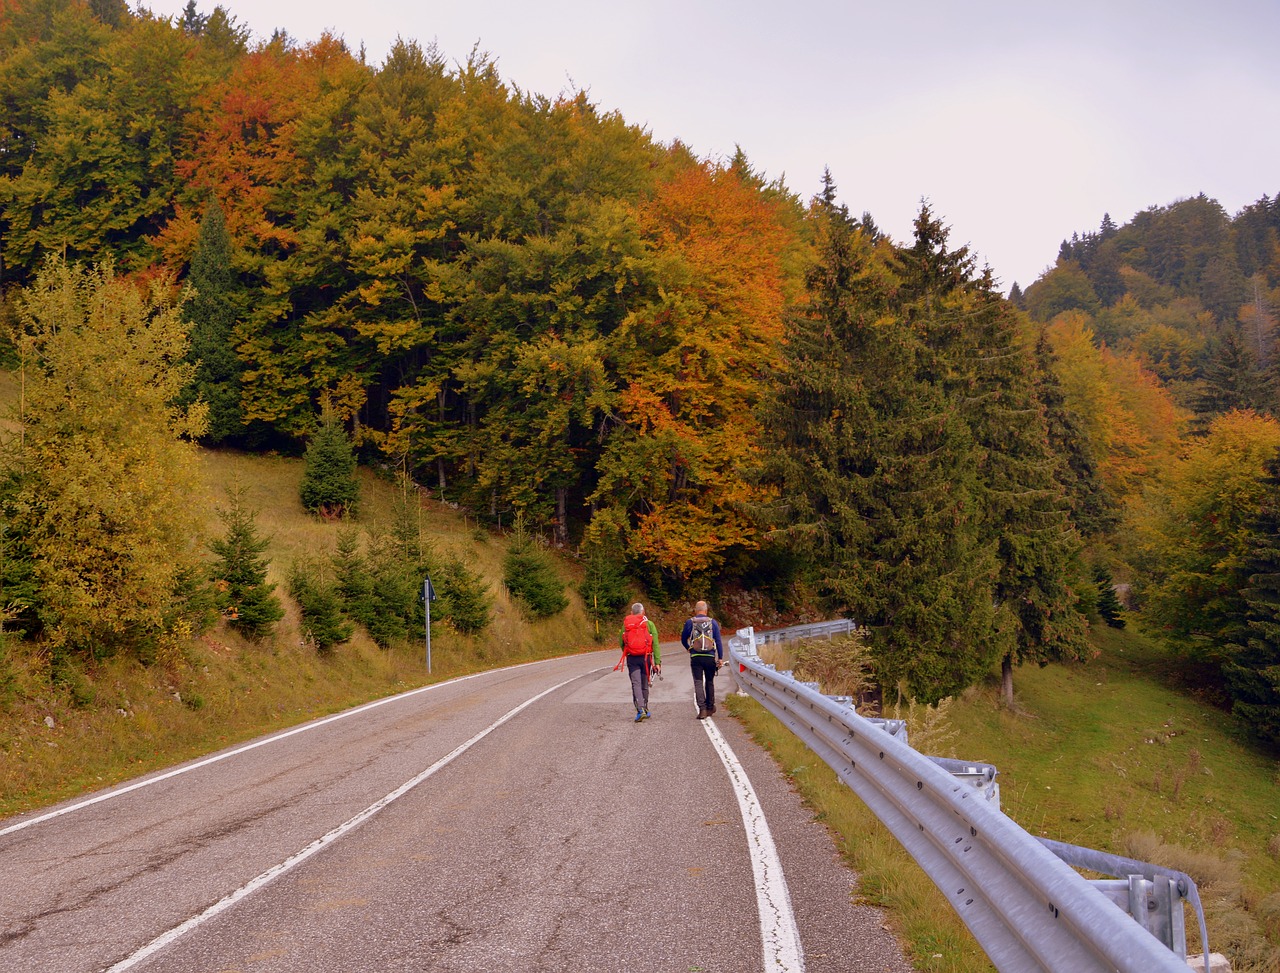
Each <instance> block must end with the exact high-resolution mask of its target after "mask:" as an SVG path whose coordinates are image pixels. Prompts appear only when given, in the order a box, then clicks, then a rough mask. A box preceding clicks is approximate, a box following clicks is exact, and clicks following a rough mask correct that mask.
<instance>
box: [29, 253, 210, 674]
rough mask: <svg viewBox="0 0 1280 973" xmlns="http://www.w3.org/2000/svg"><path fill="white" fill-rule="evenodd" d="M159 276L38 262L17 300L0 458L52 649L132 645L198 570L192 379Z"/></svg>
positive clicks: (196, 419) (199, 413)
mask: <svg viewBox="0 0 1280 973" xmlns="http://www.w3.org/2000/svg"><path fill="white" fill-rule="evenodd" d="M172 294H173V288H172V284H171V282H169V281H164V280H160V281H157V282H155V283H154V284H152V285H149V286H144V285H140V284H138V283H135V282H134V281H131V280H128V279H126V278H123V277H119V276H117V275H116V273H115V270H114V268H113V267H112V265H111V263H110V262H106V263H103V264H99V265H97V266H94V267H84V266H82V265H80V264H73V263H68V262H66V261H63V260H60V259H50V260H49V261H47V262H46V264H45V266H44V268H43V269H42V270H41V271H40V273H39V275H38V277H37V279H36V281H35V283H34V284H33V285H32V287H31V289H30V290H29V291H28V292H27V293H26V294H24V295H23V297H22V298H21V301H20V304H19V320H20V324H21V331H20V333H19V335H18V344H19V348H20V351H21V355H22V366H21V373H22V381H23V389H24V390H23V396H22V401H21V405H20V408H19V412H18V414H17V416H16V417H15V421H16V422H17V424H18V429H19V432H18V435H17V438H16V439H15V440H13V441H12V442H11V443H10V455H9V458H8V464H9V469H10V471H11V472H12V473H13V474H14V475H15V476H16V477H17V482H18V486H17V489H16V491H15V498H14V501H13V506H14V511H15V513H14V519H13V521H12V526H13V529H14V530H15V531H16V532H17V533H18V535H19V536H21V537H22V538H23V541H24V543H25V544H26V545H27V547H28V548H29V550H30V552H31V555H32V557H33V561H34V567H35V578H36V582H37V584H38V587H39V600H40V618H41V621H42V622H43V625H44V629H45V634H46V637H47V638H48V640H49V641H50V643H51V644H52V645H53V646H54V647H55V649H60V650H61V649H66V650H75V651H80V652H89V653H94V654H102V653H109V652H112V651H114V650H116V649H118V648H121V647H137V646H139V645H140V643H141V642H142V641H143V640H145V639H146V638H148V637H150V636H151V635H153V634H154V633H157V632H160V631H162V630H164V629H166V628H167V627H170V626H172V625H173V624H174V620H175V617H176V615H175V613H177V612H179V611H180V609H181V605H180V600H179V598H178V593H179V591H180V589H181V588H182V586H183V584H184V580H185V579H186V578H188V577H190V576H191V575H193V574H195V573H197V572H198V568H199V549H200V546H201V544H200V534H201V531H200V526H199V525H198V524H197V523H196V521H195V509H196V508H195V507H194V506H193V505H192V504H191V502H190V497H191V496H192V495H194V494H195V493H196V492H197V490H198V475H197V470H196V466H195V455H194V445H193V442H192V439H193V437H195V436H198V435H200V434H201V433H202V432H203V431H204V423H205V418H204V410H203V409H202V408H201V407H199V406H193V407H191V408H189V409H182V408H180V407H178V406H176V405H175V404H174V403H175V401H176V400H177V397H178V393H179V392H180V391H181V390H182V388H183V387H184V386H185V385H186V384H187V383H188V382H189V381H190V378H191V366H190V365H189V364H184V362H183V358H184V356H185V355H186V352H187V339H186V331H185V328H184V326H183V323H182V320H181V308H180V305H179V304H177V303H175V301H174V300H173V298H172Z"/></svg>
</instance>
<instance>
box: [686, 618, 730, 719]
mask: <svg viewBox="0 0 1280 973" xmlns="http://www.w3.org/2000/svg"><path fill="white" fill-rule="evenodd" d="M680 644H681V645H683V646H684V647H685V648H686V649H688V650H689V663H690V665H691V666H692V668H693V697H694V699H695V700H696V701H697V703H698V719H700V720H705V719H706V718H707V717H708V716H710V715H711V714H712V713H714V712H715V711H716V690H715V683H716V671H717V670H718V669H719V668H720V667H721V666H722V665H724V644H723V643H722V642H721V641H720V623H719V622H717V621H716V620H715V619H714V618H711V617H710V616H708V615H707V603H706V602H705V601H700V602H698V603H697V604H696V605H694V606H693V617H692V618H690V619H688V620H687V621H686V622H685V623H684V630H683V631H681V633H680Z"/></svg>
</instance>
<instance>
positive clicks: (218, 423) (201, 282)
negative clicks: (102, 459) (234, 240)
mask: <svg viewBox="0 0 1280 973" xmlns="http://www.w3.org/2000/svg"><path fill="white" fill-rule="evenodd" d="M187 283H188V284H190V285H191V287H192V288H193V290H194V292H195V293H194V294H192V296H191V298H190V299H189V300H188V301H187V304H186V307H185V309H184V310H185V314H184V316H185V318H186V320H187V321H188V322H190V326H191V350H190V352H188V354H187V360H188V361H190V362H193V363H194V364H195V378H194V379H193V380H192V382H191V385H190V386H189V387H188V389H187V390H186V392H185V393H184V397H183V398H184V400H185V401H195V400H196V399H197V398H199V399H203V400H204V401H205V402H206V403H207V404H208V406H209V429H208V432H206V433H205V437H204V440H205V442H206V443H208V444H209V445H217V444H218V443H221V442H224V441H226V440H227V439H230V438H232V437H234V436H236V435H237V434H239V433H240V432H242V431H243V429H244V419H243V415H242V412H241V409H240V373H241V371H242V367H243V366H242V365H241V363H240V359H239V358H238V357H237V356H236V350H235V325H236V308H237V307H238V306H239V303H238V300H237V298H238V294H237V287H236V277H235V272H234V271H233V270H232V268H231V237H230V235H229V234H228V233H227V224H226V220H225V219H224V218H223V215H222V207H221V206H219V205H218V201H217V200H216V199H213V198H210V200H209V203H208V206H207V207H206V208H205V213H204V219H203V220H201V222H200V237H199V241H198V242H197V244H196V250H195V253H194V254H193V255H192V257H191V271H190V273H189V274H188V276H187Z"/></svg>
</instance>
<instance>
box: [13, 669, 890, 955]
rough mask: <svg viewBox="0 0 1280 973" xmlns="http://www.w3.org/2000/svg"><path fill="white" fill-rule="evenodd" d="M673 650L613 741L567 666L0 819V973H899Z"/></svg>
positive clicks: (765, 771) (365, 715)
mask: <svg viewBox="0 0 1280 973" xmlns="http://www.w3.org/2000/svg"><path fill="white" fill-rule="evenodd" d="M682 655H683V653H682V652H681V651H680V650H679V648H678V646H677V647H676V649H675V650H673V651H670V652H669V656H668V658H669V662H668V666H667V668H666V670H665V671H664V679H662V680H660V681H656V682H655V684H654V690H653V694H652V697H651V706H650V710H651V712H652V714H653V718H652V719H651V720H649V721H646V722H644V723H640V724H636V723H633V722H632V719H631V718H632V716H633V715H634V711H633V710H632V708H631V705H630V689H629V684H628V682H627V680H626V678H625V676H624V675H623V674H621V673H617V672H614V671H613V664H614V662H616V661H617V654H616V653H615V652H605V653H593V654H590V655H581V656H573V657H568V658H564V659H556V660H552V661H549V662H543V663H537V664H534V665H529V666H522V667H518V668H513V669H506V670H501V671H498V672H492V673H485V674H483V675H480V676H475V677H469V678H466V679H462V680H455V681H453V682H450V683H444V684H440V685H437V686H433V687H429V688H427V689H425V690H418V691H415V692H413V693H407V694H404V695H402V696H398V697H394V698H392V699H389V700H383V701H379V702H378V703H376V704H372V705H370V706H367V707H361V708H359V709H356V710H351V711H348V712H347V713H344V714H339V715H338V716H336V717H329V718H327V719H325V720H319V721H315V722H313V723H310V724H305V725H303V726H302V727H298V728H295V729H294V730H291V731H287V732H285V733H281V734H275V735H274V736H271V737H265V738H263V739H261V740H258V741H254V742H253V744H251V745H248V746H244V747H238V748H231V749H229V750H227V751H223V752H222V753H220V754H217V755H213V756H212V757H211V758H205V759H204V760H201V761H193V762H192V763H190V764H186V765H182V766H180V767H178V768H174V769H173V770H171V771H166V772H165V773H163V774H155V775H151V776H150V777H146V778H140V779H139V780H138V781H134V782H131V783H130V784H128V785H121V786H119V787H116V788H114V789H112V790H109V791H104V792H101V793H100V794H95V795H90V796H89V798H88V799H87V800H86V799H81V800H80V801H74V802H68V803H67V804H65V805H60V806H57V807H55V808H51V809H47V810H46V811H43V812H33V813H31V814H28V815H24V816H19V817H15V818H11V819H8V820H4V821H0V971H2V973H99V971H105V970H110V971H112V973H125V971H130V973H161V971H163V973H281V971H291V973H293V971H305V973H329V971H332V973H393V971H441V973H444V971H449V973H452V971H457V973H462V971H466V973H487V971H525V970H529V971H593V973H595V971H600V973H608V971H618V973H631V971H645V973H750V971H757V970H759V971H766V973H775V971H778V973H782V971H786V973H796V971H799V970H801V969H807V970H809V971H813V973H824V971H830V973H844V971H853V970H856V971H865V973H909V971H910V967H909V966H908V965H907V964H906V963H905V962H904V961H903V959H902V956H901V953H900V951H899V949H898V947H897V945H896V944H895V943H894V942H893V940H892V938H891V937H890V936H889V934H888V933H886V932H885V931H884V929H883V927H882V921H883V920H882V918H881V917H880V915H879V914H878V913H877V912H876V911H875V910H873V909H870V908H867V907H863V906H857V905H855V904H853V901H852V896H851V890H852V884H853V876H852V874H851V873H850V872H849V871H848V870H846V869H845V868H844V866H843V865H842V864H841V862H840V861H839V859H838V856H837V855H836V852H835V850H834V847H833V845H832V842H831V839H830V837H829V836H828V834H827V833H826V831H825V829H824V828H823V827H822V826H821V825H819V824H817V823H816V822H814V821H813V819H812V815H811V814H809V813H808V812H807V811H806V810H805V809H804V808H803V807H802V806H801V803H800V801H799V799H798V797H797V796H796V794H795V793H794V792H792V790H791V789H790V787H789V786H788V784H787V782H786V781H785V780H784V779H783V778H782V776H781V775H780V774H779V772H778V770H777V768H776V766H775V765H774V764H773V763H772V761H771V760H770V758H769V757H768V755H767V754H765V753H764V752H763V751H761V750H760V748H758V747H757V746H755V745H754V744H753V743H751V742H750V741H749V740H748V739H747V738H746V737H745V735H744V733H743V731H742V730H741V728H740V727H739V726H738V724H737V723H736V722H735V721H734V720H732V719H731V718H729V717H728V716H727V715H726V714H725V709H724V708H723V707H721V709H720V711H719V713H718V714H717V715H716V716H715V717H714V718H713V719H712V720H710V721H708V722H709V723H711V724H712V726H710V727H708V726H705V725H704V724H703V723H702V722H700V721H698V720H696V719H695V718H694V706H693V700H692V695H693V694H692V683H691V680H690V677H689V671H688V665H687V662H686V661H685V660H684V658H683V657H682ZM728 682H729V681H728V680H727V679H721V680H717V689H718V691H719V692H723V691H724V690H725V689H728V688H729V686H728V685H724V684H727V683H728ZM726 755H727V756H726ZM771 855H772V857H771Z"/></svg>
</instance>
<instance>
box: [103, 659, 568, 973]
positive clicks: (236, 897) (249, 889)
mask: <svg viewBox="0 0 1280 973" xmlns="http://www.w3.org/2000/svg"><path fill="white" fill-rule="evenodd" d="M578 678H580V676H575V677H574V678H573V679H566V680H565V681H564V682H562V683H557V684H556V685H554V686H552V687H551V688H550V689H544V690H543V691H542V692H540V693H538V695H537V696H534V697H533V698H532V699H527V700H525V701H524V702H523V703H521V704H520V705H519V706H517V707H516V708H515V709H513V710H510V711H509V712H507V713H506V714H505V715H503V716H501V717H499V718H498V719H497V720H496V721H494V722H493V723H490V724H489V725H488V726H487V727H485V728H484V729H483V730H481V731H480V732H479V733H477V734H476V735H475V736H473V737H472V738H471V739H470V740H468V741H467V742H466V743H463V744H461V745H459V746H458V747H456V748H455V749H454V750H452V751H450V752H449V753H447V754H445V756H443V757H441V758H440V759H439V760H437V761H436V762H435V763H433V764H432V765H431V766H430V767H428V768H427V769H426V770H424V771H423V772H422V773H420V774H418V775H417V776H416V777H414V778H412V779H411V780H407V781H405V782H404V783H403V784H401V785H400V786H399V787H397V788H396V789H395V790H394V791H392V792H391V793H390V794H388V795H387V796H386V797H384V798H382V799H381V800H379V801H376V802H374V803H373V804H370V805H369V806H368V807H367V808H365V809H364V810H363V811H361V812H360V813H359V814H357V815H356V816H355V817H353V818H351V819H350V820H348V821H345V822H344V823H342V824H340V825H338V826H337V827H336V828H334V829H333V830H332V831H330V832H329V833H328V834H326V835H324V836H323V837H320V838H317V839H316V840H315V841H313V842H311V844H309V845H307V846H306V847H305V848H303V849H302V850H301V851H299V852H298V853H297V854H295V855H293V856H292V857H291V858H287V859H285V860H284V861H282V862H281V863H280V864H278V865H273V866H272V867H271V868H268V869H267V870H266V871H265V872H263V873H262V874H261V875H259V876H258V877H257V878H255V879H253V880H251V881H250V882H249V883H247V884H246V885H242V886H241V887H240V888H238V889H236V890H235V891H234V892H232V893H230V894H229V895H226V896H224V897H223V898H221V899H219V900H218V901H217V902H215V903H214V904H213V905H211V906H209V908H207V909H205V910H204V912H202V913H200V914H199V915H197V916H192V917H191V918H190V919H188V920H187V921H186V922H184V923H182V924H181V925H180V926H175V927H174V928H172V929H170V930H169V931H168V932H166V933H163V934H161V935H159V936H157V937H156V938H155V939H153V940H151V942H149V943H147V945H145V946H143V947H142V948H141V949H140V950H138V951H137V952H136V953H134V954H133V955H132V956H129V957H128V958H126V959H122V960H121V961H120V962H118V963H116V964H115V965H114V966H109V967H107V968H106V969H105V970H104V971H103V973H124V971H125V970H129V969H132V968H133V967H135V966H137V965H138V964H139V963H141V962H142V961H143V960H144V959H147V958H148V957H150V956H152V955H153V954H155V953H157V952H159V951H160V950H162V949H164V948H165V947H166V946H168V945H170V944H171V943H173V942H174V941H176V940H177V939H179V938H181V937H182V936H185V935H186V934H187V933H189V932H191V930H193V929H195V928H196V927H197V926H200V925H202V924H203V923H205V922H208V921H209V920H210V919H212V918H213V917H214V916H216V915H218V914H219V913H220V912H225V911H226V910H227V909H229V908H231V907H232V906H233V905H235V904H236V903H237V902H239V901H240V900H241V899H243V898H245V897H246V896H248V895H251V894H253V893H254V892H256V891H257V890H258V889H260V888H262V887H263V886H264V885H267V884H268V883H270V882H272V881H274V880H275V879H277V878H279V877H280V876H281V875H283V874H285V873H286V872H288V871H291V870H292V869H294V868H296V867H297V866H298V865H300V864H302V863H303V862H304V861H306V860H307V859H308V858H310V857H311V856H312V855H314V854H315V853H316V852H318V851H320V850H321V849H323V848H325V847H326V846H328V845H331V844H333V842H335V841H337V840H338V839H339V838H341V837H342V836H343V835H345V834H346V833H347V832H348V831H350V830H351V829H352V828H355V827H358V826H359V825H360V824H362V823H363V822H365V821H367V820H368V819H369V818H371V817H373V816H374V815H375V814H377V813H378V812H379V811H381V810H382V809H383V808H384V807H386V806H387V805H388V804H390V803H391V802H392V801H394V800H396V799H397V798H399V797H403V796H404V795H405V794H407V793H409V791H411V790H413V788H415V787H417V786H418V785H419V784H421V783H422V782H423V781H424V780H426V779H427V778H428V777H430V776H431V775H432V774H434V773H435V772H436V771H437V770H440V768H442V767H444V766H446V765H447V764H449V763H452V762H453V761H454V760H455V759H456V758H457V757H460V756H461V755H462V754H464V753H466V752H467V751H468V750H470V749H471V748H472V747H473V746H475V745H476V744H477V743H479V742H480V741H481V740H483V739H484V738H485V737H487V736H488V735H489V734H490V733H492V732H493V731H494V730H496V729H497V728H498V727H500V726H502V724H503V723H506V722H507V721H508V720H509V719H511V718H512V717H513V716H515V715H516V714H517V713H519V712H520V711H521V710H523V709H525V708H526V707H529V706H532V705H533V704H534V703H536V702H537V701H538V700H540V699H542V697H544V696H547V695H549V694H551V693H553V692H555V691H556V690H557V689H561V688H563V687H564V686H567V685H569V683H571V682H573V681H574V679H578Z"/></svg>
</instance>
